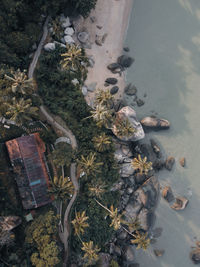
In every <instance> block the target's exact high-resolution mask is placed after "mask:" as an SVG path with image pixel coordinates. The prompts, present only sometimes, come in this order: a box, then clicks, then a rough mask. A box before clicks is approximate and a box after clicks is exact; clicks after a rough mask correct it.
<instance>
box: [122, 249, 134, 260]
mask: <svg viewBox="0 0 200 267" xmlns="http://www.w3.org/2000/svg"><path fill="white" fill-rule="evenodd" d="M123 258H124V260H125V261H128V262H133V261H134V259H135V256H134V246H126V247H125V248H124V254H123Z"/></svg>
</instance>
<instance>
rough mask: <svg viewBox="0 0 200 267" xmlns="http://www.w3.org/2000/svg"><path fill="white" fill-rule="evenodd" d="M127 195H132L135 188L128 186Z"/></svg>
mask: <svg viewBox="0 0 200 267" xmlns="http://www.w3.org/2000/svg"><path fill="white" fill-rule="evenodd" d="M126 192H127V195H131V194H132V193H133V188H131V187H129V188H127V191H126Z"/></svg>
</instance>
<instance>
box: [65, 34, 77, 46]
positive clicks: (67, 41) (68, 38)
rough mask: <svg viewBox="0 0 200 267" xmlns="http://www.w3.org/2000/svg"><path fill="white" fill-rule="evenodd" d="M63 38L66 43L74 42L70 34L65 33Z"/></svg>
mask: <svg viewBox="0 0 200 267" xmlns="http://www.w3.org/2000/svg"><path fill="white" fill-rule="evenodd" d="M64 40H65V43H66V44H69V45H70V44H74V43H75V42H74V39H73V38H72V37H71V36H70V35H65V36H64Z"/></svg>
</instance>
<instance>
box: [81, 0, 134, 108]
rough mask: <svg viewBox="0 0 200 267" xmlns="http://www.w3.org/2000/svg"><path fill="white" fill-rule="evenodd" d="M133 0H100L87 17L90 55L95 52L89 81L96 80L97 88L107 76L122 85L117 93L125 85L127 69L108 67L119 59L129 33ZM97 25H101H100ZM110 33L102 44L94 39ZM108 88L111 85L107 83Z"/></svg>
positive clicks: (88, 51)
mask: <svg viewBox="0 0 200 267" xmlns="http://www.w3.org/2000/svg"><path fill="white" fill-rule="evenodd" d="M132 4H133V0H98V2H97V5H96V8H95V10H93V11H92V12H91V14H90V16H89V17H88V18H87V19H86V20H85V22H84V27H86V28H87V30H88V32H89V33H90V40H91V42H92V48H91V49H86V52H87V54H88V55H92V56H93V57H94V60H95V65H94V67H93V68H89V72H88V77H87V80H86V82H85V84H86V85H89V84H91V83H94V82H96V83H97V87H96V88H97V89H98V88H101V89H103V88H105V87H104V82H105V80H106V78H108V77H115V78H117V79H118V84H117V85H118V86H119V88H120V90H119V92H118V94H117V97H121V96H122V92H123V89H124V85H125V80H124V73H123V74H122V76H120V75H119V74H112V73H111V71H109V70H108V69H107V65H108V64H110V63H113V62H116V59H117V57H118V56H120V55H121V54H122V52H123V51H122V50H123V43H124V38H125V36H126V32H127V28H128V22H129V17H130V14H131V9H132ZM93 16H94V17H95V18H96V21H95V22H94V23H92V21H91V19H90V18H91V17H93ZM97 26H101V27H102V28H101V29H99V28H98V27H97ZM104 34H108V35H107V37H106V40H105V42H104V44H103V45H102V46H98V45H97V44H96V43H95V36H96V35H100V36H103V35H104ZM108 88H111V86H110V87H108ZM93 96H94V93H90V92H89V94H88V96H87V97H86V100H87V102H88V103H90V101H91V100H92V98H93Z"/></svg>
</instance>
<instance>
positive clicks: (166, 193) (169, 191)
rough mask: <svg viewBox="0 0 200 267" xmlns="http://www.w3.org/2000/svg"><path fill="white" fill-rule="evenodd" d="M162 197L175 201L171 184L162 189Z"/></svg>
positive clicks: (168, 200)
mask: <svg viewBox="0 0 200 267" xmlns="http://www.w3.org/2000/svg"><path fill="white" fill-rule="evenodd" d="M162 197H163V198H164V199H165V200H166V201H167V202H171V201H174V195H173V192H172V189H171V187H170V186H165V187H164V188H163V190H162Z"/></svg>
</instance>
